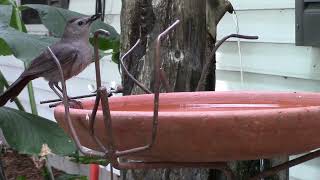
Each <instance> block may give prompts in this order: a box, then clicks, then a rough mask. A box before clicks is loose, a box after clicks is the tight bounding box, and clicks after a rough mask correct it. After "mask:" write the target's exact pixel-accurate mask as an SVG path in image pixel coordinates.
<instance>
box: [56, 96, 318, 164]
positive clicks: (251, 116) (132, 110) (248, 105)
mask: <svg viewBox="0 0 320 180" xmlns="http://www.w3.org/2000/svg"><path fill="white" fill-rule="evenodd" d="M319 102H320V95H319V94H312V93H270V92H195V93H168V94H161V95H160V108H159V125H158V131H159V132H158V136H157V139H156V143H155V146H154V147H153V148H152V150H150V151H147V152H144V153H138V154H135V155H133V156H128V157H127V158H129V159H133V160H141V161H144V162H157V161H159V162H170V161H171V162H219V161H230V160H248V159H250V160H251V159H261V158H270V157H275V156H280V155H294V154H300V153H304V152H308V151H311V150H314V149H317V148H319V147H320V139H319V136H320V131H319V127H320V118H319V117H320V106H319ZM109 104H110V110H111V117H112V120H113V126H112V128H113V133H114V138H115V145H116V149H119V150H125V149H130V148H134V147H139V146H143V145H145V144H147V143H148V141H149V139H150V138H149V137H150V134H151V127H152V117H153V95H140V96H128V97H113V98H110V100H109ZM93 105H94V101H90V100H89V101H84V102H83V107H84V109H70V115H71V119H72V121H73V123H74V125H75V127H76V130H77V133H78V136H79V138H80V141H81V144H83V145H84V146H86V147H89V148H91V149H94V150H97V151H98V150H99V148H98V145H97V144H95V143H94V140H93V139H91V138H89V137H90V135H89V133H88V131H87V129H86V128H88V117H89V116H90V115H91V111H92V109H93ZM64 116H65V111H64V107H63V106H58V107H57V108H56V109H55V117H56V119H57V121H58V123H59V124H60V125H61V127H62V128H64V130H65V131H67V132H68V131H69V130H68V128H67V125H66V122H65V119H64ZM105 131H106V129H105V128H104V126H103V119H102V112H101V110H99V111H98V113H97V119H96V126H95V132H96V135H97V137H98V138H99V139H101V141H102V142H107V138H108V137H107V136H106V133H105ZM105 145H106V146H107V144H105Z"/></svg>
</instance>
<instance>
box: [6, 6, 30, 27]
mask: <svg viewBox="0 0 320 180" xmlns="http://www.w3.org/2000/svg"><path fill="white" fill-rule="evenodd" d="M10 26H11V27H13V28H15V29H16V30H18V31H21V32H25V33H26V32H27V28H26V25H25V24H24V23H23V22H22V19H21V15H20V10H19V8H17V7H16V8H13V9H12V16H11V21H10Z"/></svg>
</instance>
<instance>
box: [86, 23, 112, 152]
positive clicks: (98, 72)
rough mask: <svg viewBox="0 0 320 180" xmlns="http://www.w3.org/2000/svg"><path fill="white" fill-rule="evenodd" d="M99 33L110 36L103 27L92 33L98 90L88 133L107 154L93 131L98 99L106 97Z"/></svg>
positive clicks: (106, 150)
mask: <svg viewBox="0 0 320 180" xmlns="http://www.w3.org/2000/svg"><path fill="white" fill-rule="evenodd" d="M100 35H102V36H105V37H108V36H110V33H109V32H108V31H106V30H103V29H99V30H97V31H96V32H95V33H94V63H95V68H96V83H97V90H98V91H97V97H96V100H95V104H94V108H93V110H92V113H91V116H90V119H89V128H90V129H89V130H90V135H91V137H93V139H94V141H95V142H96V144H98V145H99V147H100V148H101V149H102V150H103V151H104V152H105V153H106V154H107V153H108V151H109V149H107V148H106V147H105V146H104V145H103V143H102V142H101V141H100V140H99V138H98V137H97V136H96V135H95V131H94V124H95V120H96V115H97V111H98V108H99V103H100V100H101V101H103V99H104V98H108V96H107V97H103V96H102V92H101V86H102V80H101V70H100V58H99V47H98V45H99V43H98V40H99V36H100ZM103 109H104V107H103ZM108 111H109V112H110V110H109V108H108Z"/></svg>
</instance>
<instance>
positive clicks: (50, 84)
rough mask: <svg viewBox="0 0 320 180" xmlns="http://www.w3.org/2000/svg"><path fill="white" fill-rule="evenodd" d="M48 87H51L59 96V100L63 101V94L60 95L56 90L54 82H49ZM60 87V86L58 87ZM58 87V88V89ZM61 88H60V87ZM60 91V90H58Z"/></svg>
mask: <svg viewBox="0 0 320 180" xmlns="http://www.w3.org/2000/svg"><path fill="white" fill-rule="evenodd" d="M49 87H50V88H51V89H52V91H53V92H54V93H55V94H56V95H57V96H58V97H59V98H60V100H61V101H63V95H61V94H60V93H59V92H58V90H57V89H56V86H55V83H53V82H49ZM59 88H60V87H59ZM59 88H58V89H59ZM60 90H61V89H60ZM60 92H61V93H62V91H60Z"/></svg>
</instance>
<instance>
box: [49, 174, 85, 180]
mask: <svg viewBox="0 0 320 180" xmlns="http://www.w3.org/2000/svg"><path fill="white" fill-rule="evenodd" d="M55 180H88V178H87V177H86V176H79V175H69V174H63V175H60V176H58V177H57V178H55Z"/></svg>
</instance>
